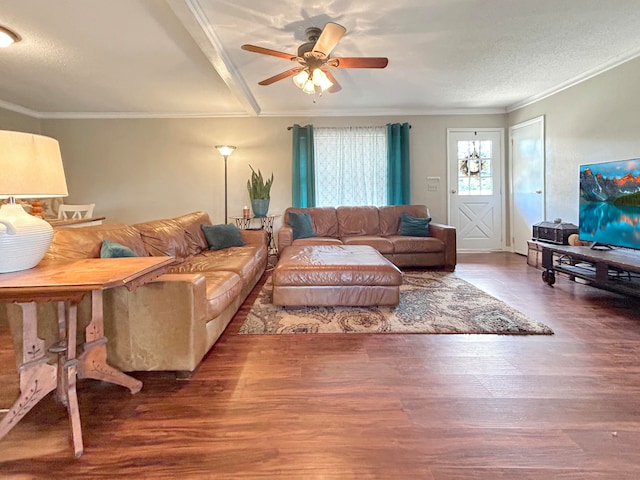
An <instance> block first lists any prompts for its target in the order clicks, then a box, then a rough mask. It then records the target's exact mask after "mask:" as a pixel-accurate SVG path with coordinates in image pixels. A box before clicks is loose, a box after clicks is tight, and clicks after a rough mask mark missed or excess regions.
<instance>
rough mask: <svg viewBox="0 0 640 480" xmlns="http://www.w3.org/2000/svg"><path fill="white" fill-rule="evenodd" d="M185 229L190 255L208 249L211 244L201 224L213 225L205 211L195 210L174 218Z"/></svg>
mask: <svg viewBox="0 0 640 480" xmlns="http://www.w3.org/2000/svg"><path fill="white" fill-rule="evenodd" d="M174 220H175V221H176V223H178V224H179V225H180V226H181V227H182V228H183V229H184V235H185V241H186V244H187V249H188V251H189V255H196V254H198V253H200V252H201V251H203V250H207V249H208V248H209V245H208V244H207V239H206V238H205V237H204V232H203V231H202V229H201V228H200V225H211V219H210V218H209V215H208V214H207V213H205V212H193V213H187V214H185V215H181V216H179V217H176V218H174Z"/></svg>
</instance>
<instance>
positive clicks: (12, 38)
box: [0, 26, 20, 48]
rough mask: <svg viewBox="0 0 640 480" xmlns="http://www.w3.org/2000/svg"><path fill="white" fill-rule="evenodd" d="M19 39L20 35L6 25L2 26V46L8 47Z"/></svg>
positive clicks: (0, 28) (0, 33) (0, 27)
mask: <svg viewBox="0 0 640 480" xmlns="http://www.w3.org/2000/svg"><path fill="white" fill-rule="evenodd" d="M19 41H20V35H18V34H17V33H15V32H13V31H11V30H9V29H8V28H6V27H3V26H0V48H5V47H8V46H10V45H13V44H14V43H16V42H19Z"/></svg>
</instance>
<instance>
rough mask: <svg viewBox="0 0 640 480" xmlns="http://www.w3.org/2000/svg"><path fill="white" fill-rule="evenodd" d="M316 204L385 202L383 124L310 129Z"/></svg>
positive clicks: (382, 203) (381, 203) (385, 138)
mask: <svg viewBox="0 0 640 480" xmlns="http://www.w3.org/2000/svg"><path fill="white" fill-rule="evenodd" d="M314 151H315V152H314V155H315V157H314V162H315V179H316V180H315V182H316V184H315V187H316V205H317V206H319V207H331V206H334V207H335V206H340V205H376V206H377V205H386V204H387V199H388V197H387V185H388V174H387V169H388V166H387V134H386V128H385V127H345V128H322V127H315V128H314Z"/></svg>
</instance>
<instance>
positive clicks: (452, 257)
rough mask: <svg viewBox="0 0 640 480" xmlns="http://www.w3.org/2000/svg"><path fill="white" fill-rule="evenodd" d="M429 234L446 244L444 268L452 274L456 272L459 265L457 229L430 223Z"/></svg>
mask: <svg viewBox="0 0 640 480" xmlns="http://www.w3.org/2000/svg"><path fill="white" fill-rule="evenodd" d="M429 232H431V236H432V237H434V238H437V239H439V240H441V241H442V243H444V268H445V270H448V271H450V272H452V271H454V270H455V268H456V263H457V261H458V260H457V255H456V248H457V247H456V228H455V227H452V226H451V225H444V224H440V223H430V224H429Z"/></svg>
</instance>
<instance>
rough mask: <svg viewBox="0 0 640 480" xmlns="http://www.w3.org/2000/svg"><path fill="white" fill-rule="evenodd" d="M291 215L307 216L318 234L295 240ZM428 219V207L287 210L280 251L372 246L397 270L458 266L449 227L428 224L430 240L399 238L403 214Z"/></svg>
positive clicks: (453, 233) (279, 240)
mask: <svg viewBox="0 0 640 480" xmlns="http://www.w3.org/2000/svg"><path fill="white" fill-rule="evenodd" d="M289 212H296V213H308V214H309V215H310V216H311V223H312V225H313V230H314V233H315V235H314V236H312V237H310V238H297V239H295V240H294V238H293V229H292V227H291V223H290V222H289ZM403 213H405V214H407V215H410V216H412V217H417V218H427V217H428V216H429V215H428V210H427V207H426V206H425V205H397V206H386V207H372V206H356V207H337V208H334V207H312V208H288V209H287V210H286V211H285V214H284V218H283V225H282V227H281V228H280V229H279V230H278V248H279V249H280V251H282V250H283V249H284V248H286V247H287V246H289V245H369V246H371V247H373V248H375V249H376V250H378V251H379V252H380V253H381V254H382V255H384V256H385V257H386V258H387V259H389V260H390V261H391V262H393V263H394V264H395V265H396V266H398V267H428V268H442V269H444V270H448V271H453V270H454V269H455V267H456V230H455V228H454V227H451V226H449V225H442V224H437V223H430V224H429V236H428V237H415V236H406V235H400V222H401V215H402V214H403Z"/></svg>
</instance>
